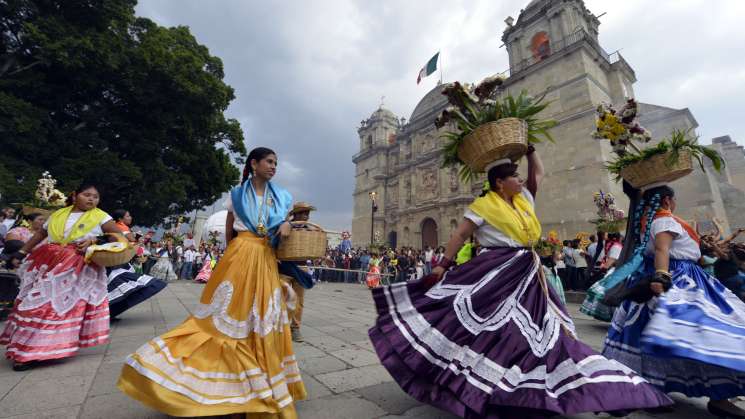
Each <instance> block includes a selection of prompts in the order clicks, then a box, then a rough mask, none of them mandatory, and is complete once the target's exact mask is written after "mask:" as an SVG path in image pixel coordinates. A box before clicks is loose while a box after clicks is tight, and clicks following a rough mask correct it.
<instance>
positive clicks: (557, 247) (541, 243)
mask: <svg viewBox="0 0 745 419" xmlns="http://www.w3.org/2000/svg"><path fill="white" fill-rule="evenodd" d="M561 248H562V245H561V242H560V241H559V235H558V234H557V233H556V230H551V231H549V232H548V236H547V237H546V238H545V239H540V240H538V243H536V245H535V247H534V249H535V251H536V252H537V253H538V255H539V256H541V257H547V256H551V255H553V254H554V253H555V252H559V251H561Z"/></svg>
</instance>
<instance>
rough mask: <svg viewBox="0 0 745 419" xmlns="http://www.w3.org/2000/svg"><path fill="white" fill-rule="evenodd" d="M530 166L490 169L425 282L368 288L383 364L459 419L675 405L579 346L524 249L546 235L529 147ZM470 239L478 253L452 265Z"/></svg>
mask: <svg viewBox="0 0 745 419" xmlns="http://www.w3.org/2000/svg"><path fill="white" fill-rule="evenodd" d="M527 160H528V179H527V184H526V185H525V186H526V187H524V186H523V181H522V180H521V179H520V177H519V176H518V174H517V165H516V164H512V163H511V162H510V161H509V160H504V161H502V160H500V161H497V162H494V163H492V164H490V165H489V166H488V167H487V176H488V179H489V185H490V188H491V190H489V191H488V192H486V193H484V194H483V195H482V196H481V197H479V198H477V199H476V200H475V201H474V202H473V203H472V204H471V205H470V206H469V209H468V210H467V211H466V213H465V220H464V221H463V222H462V223H461V225H460V226H459V227H458V229H457V231H456V232H455V233H454V235H453V237H452V238H451V239H450V241H449V242H448V246H447V249H446V251H445V257H444V259H443V260H442V261H441V262H440V263H439V264H438V266H437V267H435V268H434V269H433V271H432V275H430V276H429V277H427V278H425V279H424V280H423V281H416V282H410V283H398V284H393V285H391V286H387V287H381V288H377V289H374V290H373V297H374V299H375V305H376V308H377V310H378V318H377V321H376V324H375V326H373V327H372V328H371V329H370V332H369V334H370V339H371V340H372V343H373V345H374V346H375V350H376V351H377V353H378V357H379V358H380V360H381V362H382V363H383V365H384V366H385V367H386V368H387V369H388V371H389V372H390V374H391V375H392V376H393V377H394V378H395V379H396V381H397V382H398V384H399V385H400V386H401V387H402V388H403V389H404V390H405V391H406V392H407V393H408V394H409V395H411V396H412V397H414V398H416V399H417V400H419V401H421V402H424V403H429V404H431V405H434V406H437V407H439V408H442V409H445V410H448V411H450V412H452V413H454V414H456V415H458V416H460V417H463V418H494V419H496V418H500V419H504V418H520V419H527V418H539V417H547V416H551V415H555V414H575V413H580V412H610V413H612V414H614V415H615V414H623V413H625V412H626V411H628V410H634V409H642V408H655V407H660V406H665V405H669V404H671V403H672V402H671V400H670V399H669V398H668V397H667V396H666V395H664V394H663V393H661V392H660V391H658V390H657V389H655V388H654V387H653V386H651V385H650V384H648V383H647V382H646V381H645V380H644V379H643V378H641V377H640V376H638V375H637V374H635V373H634V372H633V371H631V370H630V369H629V368H628V367H626V366H624V365H622V364H621V363H619V362H617V361H614V360H609V359H607V358H605V357H603V356H602V355H600V354H598V353H597V352H595V351H594V350H592V349H591V348H590V347H588V346H587V345H585V344H584V343H582V342H580V341H579V340H578V339H577V336H576V334H575V330H574V324H573V323H572V320H571V319H570V318H569V315H568V314H567V312H566V310H565V308H564V307H563V305H562V304H561V302H560V300H559V298H558V296H557V295H556V294H555V292H554V291H553V290H552V288H551V286H549V285H548V284H547V282H546V278H545V277H544V275H543V270H542V269H541V264H540V259H539V257H538V255H537V254H536V253H535V252H534V251H533V250H532V248H531V246H532V245H533V244H534V243H536V242H537V241H538V239H539V238H540V236H541V226H540V223H539V222H538V219H537V218H536V216H535V212H534V210H533V205H534V204H533V200H534V197H535V195H536V191H537V189H538V185H539V184H540V181H541V178H542V177H543V166H542V163H541V161H540V159H539V158H538V155H537V154H536V153H535V150H534V149H533V148H532V147H530V148H529V151H528V156H527ZM471 234H474V235H475V236H476V238H477V239H478V241H479V243H481V245H482V246H483V247H484V250H483V251H482V252H481V253H480V254H479V255H478V256H476V257H475V258H474V259H472V260H471V261H470V262H468V263H466V264H463V265H461V266H458V267H455V268H452V266H453V263H452V258H453V257H454V256H455V253H456V252H457V250H458V249H459V248H460V247H461V245H462V244H463V242H464V241H465V239H466V238H468V237H470V236H471ZM449 268H452V269H450V270H449V271H447V272H446V269H449ZM433 284H434V286H432V285H433ZM430 287H431V288H430Z"/></svg>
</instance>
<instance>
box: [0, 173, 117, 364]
mask: <svg viewBox="0 0 745 419" xmlns="http://www.w3.org/2000/svg"><path fill="white" fill-rule="evenodd" d="M72 199H73V205H71V206H69V207H66V208H63V209H60V210H58V211H55V212H54V213H53V214H52V215H51V216H50V217H49V220H48V221H47V223H46V224H45V225H44V229H43V230H41V231H38V232H36V233H35V234H34V236H33V237H32V238H31V240H29V241H28V242H26V244H25V245H24V246H23V249H21V252H22V253H28V252H29V251H31V249H33V248H34V246H36V245H37V244H38V243H39V242H41V241H42V240H44V239H45V238H48V243H47V244H44V245H41V246H39V247H38V248H36V249H35V250H34V251H33V252H32V253H31V254H30V255H29V256H28V257H27V258H26V260H25V261H24V262H23V264H22V265H21V267H20V268H19V269H18V272H17V274H18V276H19V277H20V279H21V286H20V290H19V293H18V297H17V299H16V304H15V307H14V308H13V312H12V313H11V315H10V317H9V318H8V322H7V324H6V326H5V331H4V332H3V334H2V336H0V343H2V344H4V345H8V349H7V352H6V356H7V357H8V358H10V359H12V360H13V361H14V362H15V364H14V366H13V368H14V369H16V370H25V369H28V368H30V367H31V366H32V365H33V361H41V360H48V359H58V358H66V357H70V356H73V355H75V354H76V353H77V352H78V349H79V348H85V347H89V346H96V345H101V344H104V343H106V342H108V338H109V304H108V301H107V300H106V270H105V269H104V268H102V267H100V266H97V265H95V264H88V263H86V262H85V257H84V256H83V253H84V251H85V249H86V248H87V247H88V246H89V245H91V244H93V243H95V238H96V236H99V235H101V234H103V233H104V232H106V233H120V231H119V229H118V228H117V227H116V225H115V224H114V221H113V220H112V219H111V217H110V216H109V215H108V214H106V213H105V212H104V211H102V210H100V209H98V208H96V206H97V205H98V201H99V194H98V190H97V189H96V187H95V186H92V185H83V186H81V187H80V188H78V189H77V190H76V191H75V193H74V194H73V198H72Z"/></svg>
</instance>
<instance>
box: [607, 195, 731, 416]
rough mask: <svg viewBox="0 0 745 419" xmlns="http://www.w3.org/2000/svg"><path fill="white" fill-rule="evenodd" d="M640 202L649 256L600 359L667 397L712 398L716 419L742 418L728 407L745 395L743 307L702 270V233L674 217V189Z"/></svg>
mask: <svg viewBox="0 0 745 419" xmlns="http://www.w3.org/2000/svg"><path fill="white" fill-rule="evenodd" d="M642 200H643V201H642V202H643V203H642V206H644V203H646V206H647V211H646V212H647V216H646V217H645V218H644V219H642V223H641V226H640V230H641V231H642V234H641V236H644V235H645V234H646V233H647V232H646V228H647V226H646V224H651V225H650V226H649V235H648V238H647V239H646V240H644V241H642V248H643V249H644V255H645V258H644V261H643V263H641V264H640V266H639V267H638V269H636V271H635V272H634V273H633V274H632V275H631V276H630V277H629V278H628V279H627V281H626V288H627V289H628V290H629V295H630V297H629V298H628V299H626V300H625V301H624V302H623V303H622V304H621V306H620V307H619V308H618V309H617V310H616V313H615V315H614V316H613V322H612V323H611V327H610V328H609V329H608V336H607V338H606V341H605V348H604V349H603V355H605V356H607V357H609V358H613V359H616V360H618V361H620V362H622V363H624V364H626V365H627V366H629V367H630V368H632V369H633V370H635V371H638V372H639V373H640V374H642V376H644V377H645V378H646V379H647V380H649V382H650V383H652V384H654V385H655V386H658V387H659V388H661V389H662V390H663V391H665V392H678V393H683V394H685V395H687V396H689V397H702V396H707V397H710V398H711V401H710V402H709V405H708V408H709V410H710V411H711V412H712V413H714V414H716V415H722V416H726V415H732V416H733V417H745V412H744V411H742V410H741V409H739V408H737V407H736V406H734V405H733V404H731V403H730V402H728V401H727V399H728V398H732V397H735V396H740V395H744V394H745V350H743V348H745V303H743V302H742V301H741V300H740V299H738V298H737V296H735V295H734V294H733V293H732V292H731V291H729V290H728V289H727V288H725V287H724V286H723V285H722V284H721V283H720V282H719V281H718V280H717V279H716V278H714V277H713V276H711V275H708V274H707V273H706V272H704V270H703V268H702V267H701V266H699V265H698V263H697V262H698V260H699V259H700V258H701V252H700V249H699V243H698V235H697V234H696V232H695V230H694V229H693V228H691V226H689V225H688V224H687V223H686V222H685V221H683V220H682V219H680V218H678V217H677V216H675V215H673V211H674V210H675V193H674V191H673V190H672V189H671V188H670V187H668V186H661V187H657V188H653V189H650V190H648V191H646V192H645V193H644V195H643V196H642ZM652 217H653V221H652V222H651V223H647V222H646V220H648V219H651V218H652ZM619 269H621V268H619ZM645 294H646V295H645Z"/></svg>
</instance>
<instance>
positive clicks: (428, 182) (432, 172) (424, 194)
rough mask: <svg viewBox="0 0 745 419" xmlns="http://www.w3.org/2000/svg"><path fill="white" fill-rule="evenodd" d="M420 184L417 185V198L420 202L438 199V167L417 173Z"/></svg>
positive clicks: (427, 168) (420, 170)
mask: <svg viewBox="0 0 745 419" xmlns="http://www.w3.org/2000/svg"><path fill="white" fill-rule="evenodd" d="M417 172H418V173H417V178H418V179H419V184H418V185H417V191H416V192H417V194H416V197H417V199H418V200H426V199H432V198H435V197H437V167H434V166H431V167H426V168H423V169H419V170H418V171H417Z"/></svg>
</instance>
